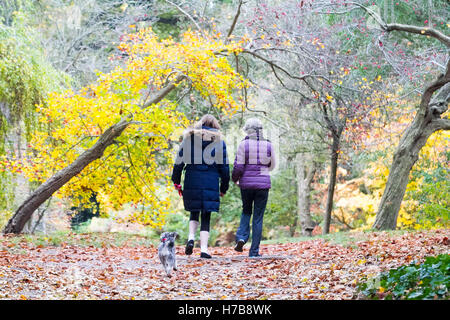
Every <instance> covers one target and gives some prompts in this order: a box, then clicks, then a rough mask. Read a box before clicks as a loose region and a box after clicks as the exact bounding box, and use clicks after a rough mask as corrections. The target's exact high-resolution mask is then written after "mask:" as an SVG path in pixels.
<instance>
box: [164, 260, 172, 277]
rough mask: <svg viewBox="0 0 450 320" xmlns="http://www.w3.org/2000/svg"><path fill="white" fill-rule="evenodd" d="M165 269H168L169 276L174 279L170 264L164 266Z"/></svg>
mask: <svg viewBox="0 0 450 320" xmlns="http://www.w3.org/2000/svg"><path fill="white" fill-rule="evenodd" d="M164 268H165V269H166V273H167V276H168V277H169V278H171V277H172V275H171V273H172V268H171V267H170V264H169V263H168V262H166V264H165V265H164Z"/></svg>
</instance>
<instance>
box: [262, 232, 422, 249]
mask: <svg viewBox="0 0 450 320" xmlns="http://www.w3.org/2000/svg"><path fill="white" fill-rule="evenodd" d="M381 232H383V233H385V234H387V235H388V236H389V237H391V236H396V235H402V234H404V233H406V232H414V231H406V230H389V231H381ZM381 232H380V231H373V230H366V231H345V232H335V233H329V234H325V235H322V234H321V235H316V236H313V237H307V236H301V237H292V238H289V237H283V238H278V239H269V240H264V241H261V243H262V244H283V243H291V242H303V241H311V240H317V239H323V240H325V241H329V242H330V243H332V244H336V245H341V246H344V247H356V243H357V242H359V241H367V240H368V239H369V237H370V236H371V235H372V234H373V233H381Z"/></svg>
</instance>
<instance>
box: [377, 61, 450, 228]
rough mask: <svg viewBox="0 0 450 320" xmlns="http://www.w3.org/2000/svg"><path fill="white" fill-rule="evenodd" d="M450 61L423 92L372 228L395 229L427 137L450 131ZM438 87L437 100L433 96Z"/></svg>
mask: <svg viewBox="0 0 450 320" xmlns="http://www.w3.org/2000/svg"><path fill="white" fill-rule="evenodd" d="M449 66H450V62H449V63H448V66H447V73H446V75H443V76H441V77H440V78H439V79H438V80H436V81H435V82H434V83H433V84H432V85H430V86H429V87H428V88H427V89H426V90H425V92H424V94H423V95H422V101H421V105H420V107H419V110H418V112H417V114H416V117H415V118H414V121H413V123H412V124H411V125H410V126H409V127H408V128H407V129H406V130H405V132H404V134H403V136H402V138H401V139H400V143H399V145H398V147H397V150H396V152H395V154H394V159H393V161H392V165H391V169H390V172H389V177H388V181H387V183H386V187H385V189H384V192H383V196H382V198H381V202H380V205H379V207H378V212H377V216H376V218H375V222H374V224H373V228H375V229H379V230H393V229H395V228H396V227H397V218H398V212H399V211H400V206H401V203H402V200H403V196H404V195H405V191H406V186H407V184H408V181H409V174H410V171H411V169H412V167H413V166H414V164H415V163H416V161H417V159H418V157H419V153H420V150H421V149H422V147H423V146H424V145H425V144H426V142H427V140H428V138H429V137H430V136H431V135H432V134H433V133H434V132H436V131H438V130H450V120H449V119H448V118H441V117H440V116H441V114H443V113H444V112H446V111H447V109H448V103H449V102H450V83H449V82H450V67H449ZM438 89H440V90H439V92H438V93H437V95H436V97H435V99H434V100H432V101H431V102H430V100H431V97H432V95H433V93H434V92H435V91H437V90H438Z"/></svg>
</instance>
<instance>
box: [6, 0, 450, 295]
mask: <svg viewBox="0 0 450 320" xmlns="http://www.w3.org/2000/svg"><path fill="white" fill-rule="evenodd" d="M449 12H450V10H449V3H448V1H445V0H436V1H432V0H397V1H396V0H372V1H365V0H354V1H347V0H314V1H313V0H286V1H275V0H274V1H264V0H222V1H220V0H191V1H178V0H173V1H169V0H153V1H151V0H97V1H94V0H77V1H65V0H0V185H1V187H0V228H1V229H2V230H3V234H1V235H0V253H1V255H0V298H2V299H43V298H44V299H45V298H46V299H110V298H113V299H134V298H140V299H186V298H193V299H198V298H202V299H272V298H276V299H358V298H370V299H442V298H444V299H448V296H449V295H448V293H449V290H450V280H449V279H450V265H449V262H450V260H449V255H448V253H449V250H448V246H449V244H450V242H449V240H448V237H449V211H450V204H449V199H450V196H449V194H450V174H449V162H450V149H449V139H450V135H449V131H448V130H450V120H449V118H448V115H449V112H448V105H449V102H450V62H449V51H448V50H449V47H450V37H449V36H448V30H449V28H450V25H449V20H450V19H449ZM205 113H212V114H214V115H215V116H216V117H217V118H218V119H220V123H221V125H222V130H221V131H222V133H223V135H224V136H225V140H226V143H227V146H228V152H229V158H230V160H231V162H232V161H233V160H234V155H235V150H236V146H237V145H238V143H239V142H240V141H241V139H242V138H243V137H244V132H243V131H242V126H243V124H244V122H245V120H246V119H247V118H248V117H259V118H260V119H261V120H262V121H263V123H264V133H265V135H266V137H267V138H269V139H270V140H271V141H272V143H273V144H274V147H275V150H276V152H277V156H278V166H277V168H276V170H275V171H274V172H273V173H272V189H271V191H270V196H269V202H268V205H267V209H266V213H265V216H264V230H263V245H262V254H263V258H262V259H253V260H252V259H248V257H245V256H242V255H239V254H238V253H236V252H234V250H233V248H232V246H233V243H234V234H235V231H236V229H237V226H238V224H239V218H240V214H241V199H240V192H239V189H238V187H237V186H236V185H234V184H232V185H231V187H230V190H229V191H228V192H227V194H226V195H225V196H224V197H223V198H222V202H221V209H220V213H218V214H217V213H215V214H213V215H212V223H211V226H212V228H211V237H210V245H211V246H212V248H211V253H212V255H213V257H214V258H213V259H211V261H208V262H205V261H204V259H203V260H202V259H200V258H195V257H194V258H192V257H186V256H183V249H184V248H183V244H184V243H185V241H186V237H187V234H188V232H187V228H188V217H189V216H188V214H187V213H186V212H184V210H183V206H182V201H181V199H180V198H179V196H178V193H177V192H176V191H175V189H174V188H173V185H172V183H171V182H170V179H169V178H170V173H171V168H172V164H173V161H174V156H175V153H176V150H177V149H178V145H179V143H180V141H181V137H182V134H183V131H184V130H185V128H186V127H187V126H189V125H191V124H193V123H194V122H195V121H196V120H198V119H199V118H200V117H201V116H202V115H203V114H205ZM163 230H164V231H177V232H178V233H179V235H180V239H179V240H177V253H178V256H179V266H180V268H179V270H178V271H177V273H176V275H175V276H174V277H173V278H171V279H168V278H166V277H165V276H164V273H163V272H162V270H161V268H160V265H159V262H158V261H157V255H156V250H157V249H156V246H157V244H158V242H159V235H160V233H161V232H162V231H163Z"/></svg>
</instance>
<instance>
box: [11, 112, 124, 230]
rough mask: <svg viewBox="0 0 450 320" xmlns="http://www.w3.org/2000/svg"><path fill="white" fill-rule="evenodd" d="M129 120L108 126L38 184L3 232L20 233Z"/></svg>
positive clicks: (95, 158) (99, 153)
mask: <svg viewBox="0 0 450 320" xmlns="http://www.w3.org/2000/svg"><path fill="white" fill-rule="evenodd" d="M128 125H129V122H127V121H125V120H122V121H120V122H118V123H116V124H115V125H112V126H111V127H109V128H108V129H107V130H106V131H105V132H104V133H103V134H102V135H101V136H100V138H99V139H98V141H97V142H96V143H95V144H94V145H93V146H92V147H91V148H89V149H88V150H86V151H85V152H83V153H82V154H81V155H80V156H79V157H78V158H77V159H76V160H75V161H74V162H73V163H71V164H70V165H68V166H67V167H66V168H64V169H62V170H60V171H58V172H57V173H56V174H55V175H53V176H52V177H50V178H49V179H48V180H47V181H46V182H44V183H43V184H42V185H40V186H39V187H38V188H37V189H36V190H35V191H34V192H33V193H32V194H31V195H30V196H29V197H28V198H27V199H26V200H25V201H24V202H23V203H22V204H21V205H20V206H19V208H18V209H17V211H16V212H15V214H14V215H13V216H12V218H11V219H10V220H9V221H8V224H7V225H6V227H5V229H4V230H3V232H4V233H20V232H21V231H22V229H23V227H24V225H25V223H26V222H27V221H28V219H30V217H31V215H32V214H33V212H34V211H35V210H36V209H37V208H39V206H40V205H41V204H43V203H44V202H45V201H46V200H47V199H48V198H50V197H51V195H52V194H53V193H54V192H56V191H57V190H58V189H59V188H61V187H62V186H63V185H64V184H66V183H67V182H68V181H69V180H70V179H72V178H73V177H75V176H76V175H77V174H79V173H80V172H81V170H83V169H84V168H85V167H86V166H87V165H89V164H90V163H91V162H92V161H94V160H97V159H99V158H100V157H102V155H103V152H104V151H105V149H106V148H107V147H108V146H110V145H111V144H112V143H113V142H114V139H116V138H117V137H119V136H120V135H121V134H122V132H123V131H124V130H125V128H126V127H127V126H128Z"/></svg>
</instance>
